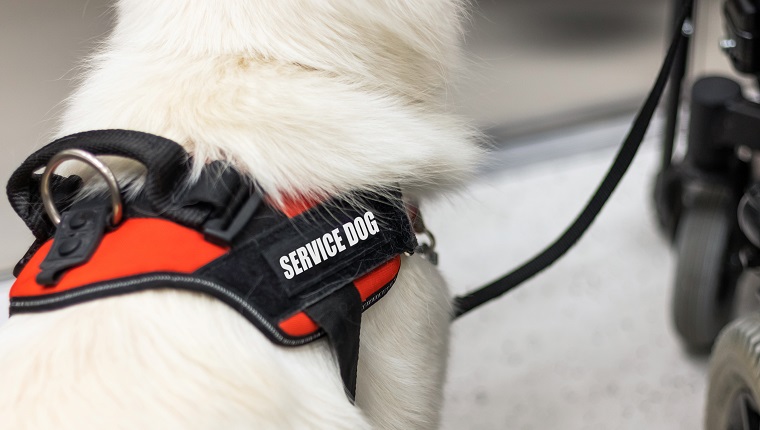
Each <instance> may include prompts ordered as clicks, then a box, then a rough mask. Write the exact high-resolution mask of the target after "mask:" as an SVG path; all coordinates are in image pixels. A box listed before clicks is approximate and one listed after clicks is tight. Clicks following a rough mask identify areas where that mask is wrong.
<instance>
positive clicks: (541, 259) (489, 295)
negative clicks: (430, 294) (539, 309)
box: [454, 0, 693, 318]
mask: <svg viewBox="0 0 760 430" xmlns="http://www.w3.org/2000/svg"><path fill="white" fill-rule="evenodd" d="M692 7H693V0H686V1H685V2H684V7H683V9H682V11H683V13H682V14H681V16H680V17H679V19H678V20H677V21H676V25H675V28H676V31H675V34H674V35H673V39H672V42H671V44H670V48H668V53H667V55H666V56H665V61H664V62H663V64H662V68H661V69H660V73H659V75H658V76H657V80H656V81H655V84H654V87H653V88H652V90H651V91H650V93H649V96H648V97H647V99H646V102H645V103H644V105H643V106H642V107H641V109H640V110H639V113H638V114H637V116H636V120H635V121H634V122H633V126H632V127H631V129H630V131H629V132H628V136H626V138H625V141H624V142H623V146H622V147H621V148H620V150H619V151H618V153H617V156H616V157H615V161H613V163H612V166H611V167H610V169H609V170H608V171H607V175H606V176H605V177H604V179H603V180H602V183H601V184H600V185H599V188H597V190H596V192H595V193H594V195H593V196H592V197H591V200H589V202H588V203H587V204H586V207H585V208H583V211H581V213H580V214H579V215H578V217H577V218H576V219H575V221H573V223H572V224H571V225H570V227H568V228H567V230H565V232H564V233H562V235H561V236H560V237H559V238H558V239H557V240H555V241H554V243H552V244H551V245H549V246H548V247H547V248H545V249H544V250H543V251H542V252H541V253H539V254H538V255H536V256H535V257H533V258H532V259H530V260H529V261H527V262H526V263H524V264H523V265H522V266H520V267H518V268H517V269H515V270H513V271H512V272H510V273H508V274H506V275H504V276H503V277H501V278H499V279H497V280H495V281H493V282H491V283H490V284H488V285H485V286H483V287H481V288H479V289H477V290H475V291H473V292H471V293H469V294H467V295H464V296H459V297H456V298H455V299H454V307H455V314H454V318H459V317H461V316H462V315H464V314H466V313H467V312H469V311H471V310H473V309H475V308H477V307H478V306H481V305H483V304H485V303H486V302H488V301H490V300H493V299H495V298H497V297H499V296H501V295H502V294H504V293H506V292H508V291H510V290H511V289H513V288H515V287H517V286H518V285H520V284H522V283H523V282H525V281H527V280H528V279H530V278H532V277H533V276H535V275H537V274H538V273H540V272H542V271H543V270H544V269H546V268H548V267H549V266H551V265H552V264H554V262H556V261H557V260H559V259H560V257H562V256H563V255H564V254H565V253H566V252H567V251H568V250H569V249H570V248H572V247H573V245H575V244H576V242H578V240H579V239H580V238H581V236H583V234H584V233H585V232H586V230H588V228H589V227H590V226H591V223H593V222H594V219H596V216H597V215H599V212H600V211H601V210H602V207H604V204H605V203H607V200H609V198H610V196H611V195H612V192H613V191H615V188H616V187H617V185H618V184H619V183H620V180H621V179H622V178H623V175H624V174H625V172H626V171H627V170H628V167H629V166H630V165H631V162H632V161H633V157H634V156H635V155H636V152H637V151H638V149H639V146H640V145H641V142H642V140H643V139H644V135H645V134H646V131H647V129H648V128H649V124H650V123H651V122H652V116H653V115H654V112H655V109H656V108H657V104H658V103H659V101H660V99H661V98H662V94H663V92H664V90H665V85H666V84H667V82H668V77H669V76H671V70H672V69H673V64H674V63H675V60H676V58H677V55H676V54H677V53H678V52H679V49H680V47H681V46H682V45H684V44H685V43H686V41H687V40H688V36H687V35H684V34H683V33H682V27H683V25H684V23H685V22H686V19H687V17H688V16H690V15H691V9H692Z"/></svg>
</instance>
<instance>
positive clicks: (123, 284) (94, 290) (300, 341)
mask: <svg viewBox="0 0 760 430" xmlns="http://www.w3.org/2000/svg"><path fill="white" fill-rule="evenodd" d="M152 281H159V282H160V281H182V282H188V283H196V284H199V285H203V286H204V287H208V288H211V289H213V290H215V291H217V292H219V293H222V294H224V295H225V296H226V297H228V298H230V299H232V300H234V301H235V302H236V303H238V304H239V305H240V306H242V307H243V308H244V309H245V310H246V311H248V313H250V314H251V315H252V316H253V317H254V318H256V320H257V321H259V322H260V323H261V325H262V326H263V327H265V328H266V329H267V331H268V332H269V333H271V334H272V335H273V336H274V337H275V338H276V339H277V340H278V341H279V342H281V343H282V344H283V345H288V346H298V345H303V344H305V343H308V342H311V341H313V340H315V339H318V338H320V337H322V336H323V335H324V334H323V333H321V332H319V333H315V334H312V335H309V336H307V337H305V338H302V339H298V340H293V339H288V338H285V337H283V336H282V335H281V334H280V333H279V332H278V331H277V330H276V329H275V328H274V327H273V326H272V325H271V324H270V323H269V322H268V321H267V320H266V319H265V318H264V317H263V316H261V314H260V313H259V312H258V311H256V309H254V308H253V307H252V306H250V305H249V304H248V303H246V302H245V301H244V300H242V299H240V298H239V297H238V296H237V295H235V294H233V293H231V292H230V291H229V290H228V289H226V288H224V287H222V286H221V285H219V284H216V283H214V282H210V281H207V280H205V279H197V278H191V277H184V276H171V275H158V276H147V277H144V278H140V279H132V280H128V281H119V282H114V283H112V284H106V285H98V286H97V287H90V288H81V289H79V290H75V291H72V292H69V293H66V294H63V295H61V296H59V297H52V298H47V299H36V300H24V301H12V302H11V303H10V307H11V308H14V307H15V308H23V307H34V306H45V305H51V304H55V303H59V302H62V301H65V300H68V299H73V298H77V297H81V296H86V295H88V294H92V293H98V292H103V291H109V290H113V289H117V288H123V287H128V286H131V285H137V284H141V283H145V282H152Z"/></svg>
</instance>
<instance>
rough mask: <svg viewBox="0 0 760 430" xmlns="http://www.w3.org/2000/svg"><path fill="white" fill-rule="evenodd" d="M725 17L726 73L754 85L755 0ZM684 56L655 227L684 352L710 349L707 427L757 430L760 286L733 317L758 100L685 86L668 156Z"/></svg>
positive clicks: (759, 30)
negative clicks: (682, 128) (679, 140)
mask: <svg viewBox="0 0 760 430" xmlns="http://www.w3.org/2000/svg"><path fill="white" fill-rule="evenodd" d="M682 7H683V6H682ZM722 14H723V21H724V27H725V32H726V38H725V39H724V40H723V41H722V42H721V47H722V48H723V50H724V51H725V53H726V54H727V55H728V56H729V58H730V60H731V64H732V67H733V68H734V69H735V70H736V71H737V72H738V73H741V74H746V75H749V76H751V77H753V78H754V80H755V82H754V85H756V86H760V0H724V3H723V5H722ZM697 30H698V29H697ZM687 51H688V49H687V48H685V49H684V52H682V53H681V62H682V64H681V67H680V70H676V72H675V73H676V74H679V75H678V76H674V77H675V79H674V80H672V81H671V82H673V83H674V84H673V88H672V89H671V94H670V100H669V101H670V103H669V104H668V106H667V108H666V111H667V115H668V122H667V124H666V133H665V142H664V143H665V144H664V146H663V158H662V160H663V161H662V168H661V170H660V172H659V174H658V176H657V180H656V185H655V192H654V196H655V206H656V210H657V216H658V220H659V222H660V226H661V228H662V231H663V232H664V233H665V235H666V236H667V237H668V238H669V239H670V240H671V241H672V243H673V245H674V247H675V251H676V256H677V261H676V275H675V283H674V284H675V285H674V288H673V292H672V294H673V299H672V316H673V321H674V325H675V328H676V331H677V333H678V335H679V336H680V338H681V339H682V341H683V343H684V345H685V346H686V347H687V349H688V350H690V351H696V352H706V351H709V350H710V348H712V356H711V359H710V374H709V388H708V397H707V413H706V416H705V424H706V428H707V429H708V430H749V429H754V430H757V429H760V312H759V311H758V309H760V282H755V284H757V285H752V286H753V288H755V289H756V292H755V295H756V297H755V298H754V300H757V305H758V306H756V307H755V310H754V311H753V312H750V313H749V314H747V315H739V314H738V312H737V307H739V306H741V305H743V304H742V303H739V302H741V301H745V300H746V299H745V298H744V296H745V295H740V294H739V285H740V280H744V279H747V278H745V277H747V276H752V272H756V273H757V272H760V271H759V270H758V269H760V103H758V102H757V101H753V100H751V99H750V98H749V97H746V96H745V95H744V93H743V90H742V87H741V86H740V84H739V83H738V82H737V81H736V80H734V79H731V78H728V77H722V76H705V77H701V78H699V79H697V80H696V81H695V82H694V84H693V85H692V86H691V97H690V117H689V125H688V138H687V141H686V151H685V154H684V155H683V157H682V158H680V159H677V160H674V159H673V156H672V154H673V146H674V145H673V142H674V135H675V129H676V118H677V115H678V106H679V96H680V95H679V92H680V83H681V80H682V79H683V75H684V70H685V66H686V60H687V56H688V52H687ZM741 285H744V284H741ZM740 296H741V298H740Z"/></svg>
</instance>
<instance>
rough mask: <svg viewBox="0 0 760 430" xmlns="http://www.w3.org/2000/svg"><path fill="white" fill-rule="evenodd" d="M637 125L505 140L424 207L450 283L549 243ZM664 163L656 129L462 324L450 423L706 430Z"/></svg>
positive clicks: (483, 275)
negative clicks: (549, 252) (586, 213)
mask: <svg viewBox="0 0 760 430" xmlns="http://www.w3.org/2000/svg"><path fill="white" fill-rule="evenodd" d="M628 121H629V118H622V119H619V120H614V121H610V122H606V123H602V124H596V125H594V126H591V127H589V126H584V127H577V128H575V129H572V130H565V131H564V132H563V133H557V134H555V135H553V136H549V135H545V136H543V137H541V139H540V141H536V142H532V143H531V142H526V145H525V148H538V149H539V150H541V151H543V152H544V153H552V152H554V151H552V148H553V147H557V146H578V145H581V146H582V145H587V148H588V149H589V150H588V151H585V152H583V153H582V154H580V155H575V156H564V157H561V158H553V159H549V160H548V161H547V160H541V159H540V158H537V157H535V156H533V155H530V154H529V155H528V156H527V158H526V156H525V154H524V153H521V152H520V151H519V150H517V151H516V150H514V149H509V150H504V151H502V152H500V153H498V154H495V159H514V161H515V163H516V164H517V165H519V166H521V167H517V166H513V167H512V168H510V169H508V170H506V171H504V170H498V169H492V170H484V172H483V176H481V177H480V178H479V179H478V180H477V181H475V182H474V183H473V184H472V185H471V186H469V187H468V188H467V189H466V190H463V191H462V192H461V193H460V194H459V195H457V196H452V197H449V198H447V199H444V200H441V201H438V202H435V203H433V204H428V205H426V206H424V207H423V210H424V214H425V217H426V220H427V223H428V225H429V227H430V228H431V230H432V231H433V232H434V233H435V234H436V236H437V238H438V242H439V251H440V260H441V269H442V270H443V272H444V273H445V275H446V277H447V279H448V280H449V282H450V284H451V285H452V289H453V290H454V291H455V292H457V293H461V292H464V291H466V290H469V289H472V288H474V287H476V286H478V285H480V284H482V283H485V282H487V281H490V280H492V279H493V278H495V277H497V276H499V275H501V274H502V273H504V272H506V270H507V269H511V268H513V267H514V266H515V265H517V264H518V263H521V262H523V261H524V260H525V259H526V258H528V257H530V256H532V255H533V254H534V253H535V252H536V251H538V250H540V249H541V248H542V247H544V246H545V245H546V244H548V243H549V242H550V241H551V240H553V239H554V238H555V237H556V236H557V235H558V234H559V233H560V232H561V231H562V230H563V229H564V228H565V226H566V225H567V224H568V223H569V222H570V221H571V219H572V218H573V217H574V216H575V215H576V213H577V212H578V211H579V209H580V208H581V206H582V205H583V203H584V202H585V200H586V199H587V198H588V196H590V194H591V193H592V191H593V190H594V189H595V187H596V184H597V183H598V181H599V180H600V178H601V176H602V174H603V173H604V171H605V170H606V168H607V166H608V164H609V162H610V160H611V157H612V155H613V150H612V149H613V148H612V146H611V145H617V144H618V143H619V142H620V141H621V140H622V136H623V134H624V133H625V130H626V128H627V124H628ZM520 160H523V161H524V162H521V161H520ZM656 161H657V151H656V147H655V145H653V142H651V139H650V142H649V143H648V144H647V145H646V146H645V147H644V148H643V149H642V153H641V154H640V155H639V156H638V157H637V159H636V161H635V163H634V165H633V167H632V170H631V171H630V172H629V173H628V175H627V176H626V178H625V179H624V180H623V182H622V184H621V187H620V188H619V189H618V190H617V191H616V193H615V194H614V195H613V198H612V200H611V201H610V203H609V205H608V206H607V207H606V208H605V210H604V211H603V212H602V214H601V216H600V217H599V219H598V220H597V222H596V224H595V225H594V226H593V227H592V229H591V230H590V231H589V233H588V234H587V236H586V237H584V238H583V239H582V240H581V241H580V243H579V244H578V246H577V247H576V248H575V249H573V250H572V251H570V253H569V254H568V255H567V256H566V257H565V258H564V259H563V260H561V261H560V262H558V263H557V264H556V266H554V267H553V268H551V269H550V270H549V271H547V272H545V273H544V274H542V275H539V276H538V277H536V278H535V279H533V280H532V281H530V282H528V283H527V284H525V285H524V286H523V287H521V288H520V289H518V290H516V291H514V292H512V293H510V294H508V295H507V296H506V297H504V298H502V299H501V300H499V301H497V302H495V303H492V304H489V305H487V306H485V307H484V308H482V309H480V310H478V311H476V312H475V313H473V314H470V315H467V316H465V317H464V318H463V319H462V320H460V321H457V322H455V323H454V328H453V334H454V337H453V342H452V348H451V366H450V371H449V375H448V385H447V389H446V404H445V409H444V412H443V421H444V424H443V429H444V430H460V429H468V430H480V429H482V430H487V429H525V430H528V429H536V430H543V429H550V428H562V429H566V430H582V429H609V430H612V429H648V430H660V429H661V430H678V429H683V430H687V429H688V430H692V429H696V428H701V420H702V413H703V412H702V411H703V400H704V392H705V381H706V376H705V372H706V370H705V369H706V366H705V363H704V362H703V361H700V360H694V359H692V358H689V357H688V356H687V355H685V354H684V352H683V351H682V350H681V347H680V345H679V343H678V340H677V339H676V337H675V335H674V333H673V330H672V328H671V326H670V321H669V309H668V305H669V296H670V284H671V280H672V276H673V273H672V269H673V263H672V257H671V252H670V250H669V247H668V245H667V244H666V243H665V241H664V240H662V239H661V238H660V237H659V236H658V234H657V231H656V229H655V225H654V217H653V214H652V212H651V206H650V194H649V193H650V189H651V179H652V177H653V174H654V172H655V165H656ZM3 288H4V287H2V286H0V290H3ZM6 288H7V287H6ZM6 295H7V294H6V293H5V291H0V297H2V298H1V299H0V307H2V311H0V312H2V313H0V321H2V320H3V319H4V318H5V313H4V312H5V310H6V305H5V303H4V302H3V300H5V299H6V297H5V296H6Z"/></svg>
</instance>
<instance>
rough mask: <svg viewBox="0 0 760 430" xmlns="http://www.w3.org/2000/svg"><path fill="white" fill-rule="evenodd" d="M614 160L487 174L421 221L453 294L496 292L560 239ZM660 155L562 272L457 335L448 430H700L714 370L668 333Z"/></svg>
mask: <svg viewBox="0 0 760 430" xmlns="http://www.w3.org/2000/svg"><path fill="white" fill-rule="evenodd" d="M624 126H625V121H624V120H623V121H619V122H618V121H613V122H610V123H606V124H600V125H599V126H597V127H593V128H588V129H581V130H576V133H574V134H571V135H569V136H568V135H567V134H566V135H565V139H564V140H563V142H564V143H565V144H567V145H574V144H588V143H589V142H590V141H594V140H595V137H594V136H599V135H600V130H607V132H606V134H605V137H604V139H607V138H608V137H610V136H611V135H612V134H614V130H615V129H617V130H618V136H617V137H616V138H615V139H614V141H615V142H619V141H620V139H621V137H622V135H623V133H624V130H625V129H624ZM603 134H604V133H603ZM578 142H581V143H578ZM543 144H546V142H545V141H544V142H540V143H539V145H543ZM612 155H613V151H612V150H611V148H608V149H600V150H597V151H592V152H586V153H584V154H581V155H577V156H573V157H566V158H562V159H555V160H552V161H548V162H545V163H537V164H536V163H534V164H531V165H529V166H527V167H525V168H522V169H512V170H510V171H506V172H496V173H492V174H490V175H489V176H487V177H484V178H482V179H480V180H479V181H477V182H476V183H474V184H473V185H471V186H470V187H468V189H467V190H466V191H465V192H463V193H462V194H461V195H460V196H459V197H455V198H451V199H447V200H446V201H441V202H439V203H437V204H434V205H431V206H430V207H427V208H425V214H426V217H427V220H428V224H429V226H430V227H431V229H434V230H433V231H434V233H436V235H437V237H438V241H439V243H440V252H441V267H442V269H443V271H444V272H445V274H446V276H447V279H449V281H450V282H451V285H452V287H453V289H454V290H455V291H456V292H463V291H466V290H469V289H471V288H473V287H475V286H477V285H480V284H482V283H484V282H487V281H489V280H491V279H493V278H495V277H497V276H498V275H500V274H502V272H504V271H506V269H508V268H512V267H514V266H515V265H517V264H518V263H521V262H522V261H524V260H525V259H526V258H527V257H529V256H532V255H533V254H534V253H535V252H537V251H539V250H540V249H541V248H542V247H543V246H545V245H546V244H548V243H549V242H550V241H551V240H552V239H554V238H555V237H556V236H557V235H558V234H559V233H560V232H561V231H562V229H564V227H565V226H566V225H567V224H568V223H569V222H570V221H571V220H572V218H573V217H574V216H575V214H576V213H577V212H578V211H579V209H580V208H581V206H582V205H583V204H584V203H585V200H586V199H587V198H588V196H589V195H590V194H591V192H592V191H593V190H594V188H595V186H596V184H597V182H598V181H599V179H600V177H601V176H602V174H603V173H604V171H605V169H606V168H607V166H608V164H609V162H610V160H611V157H612ZM657 155H658V154H657V151H656V147H655V145H653V144H652V142H650V143H649V144H648V145H646V146H645V147H644V148H643V150H642V153H641V154H640V155H639V156H638V158H637V160H636V162H635V164H634V165H633V167H632V170H631V171H630V172H629V173H628V175H627V177H626V178H625V179H624V181H623V182H622V184H621V187H620V188H619V189H618V190H617V191H616V193H615V194H614V196H613V198H612V200H611V201H610V203H609V205H608V207H606V208H605V210H604V211H603V213H602V215H601V216H600V218H599V219H598V220H597V222H596V224H595V225H594V227H593V228H592V230H590V231H589V233H588V234H587V236H586V237H584V239H582V240H581V241H580V243H579V244H578V246H577V247H576V248H575V249H574V250H572V251H571V252H570V253H569V254H568V255H567V256H566V258H565V259H563V260H561V261H560V262H559V263H557V264H556V266H555V267H553V268H552V269H550V270H549V271H547V272H546V273H544V274H542V275H540V276H538V277H537V278H535V279H533V280H532V281H530V282H528V283H527V284H525V285H524V286H523V287H521V289H519V290H517V291H515V292H513V293H511V294H509V295H508V296H506V297H504V298H503V299H502V300H500V301H498V302H496V303H493V304H490V305H487V306H486V307H484V308H482V309H481V310H479V311H477V312H475V313H474V314H472V315H468V316H466V317H464V319H462V320H460V321H457V322H455V323H454V342H453V348H452V355H451V367H450V372H449V381H448V386H447V392H446V398H447V401H446V407H445V411H444V422H445V425H444V429H447V430H454V429H465V428H466V429H503V428H510V429H550V428H563V429H578V430H580V429H644V428H645V429H663V430H664V429H670V430H672V429H696V428H701V422H702V421H701V420H702V413H703V402H704V395H705V379H706V376H705V373H706V363H705V362H704V361H703V360H698V359H693V358H690V357H688V356H687V355H686V354H685V353H684V352H683V351H682V349H681V347H680V345H679V343H678V340H677V339H676V337H675V335H674V332H673V329H672V328H671V325H670V321H669V319H668V317H669V314H668V306H669V293H670V282H671V278H672V269H673V259H672V255H671V252H670V250H669V247H668V246H667V245H666V243H665V242H664V240H662V238H661V237H660V236H659V235H658V234H657V231H656V228H655V224H654V217H653V214H652V211H651V206H650V194H649V192H650V190H651V179H652V177H653V174H654V172H655V169H656V162H657Z"/></svg>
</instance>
